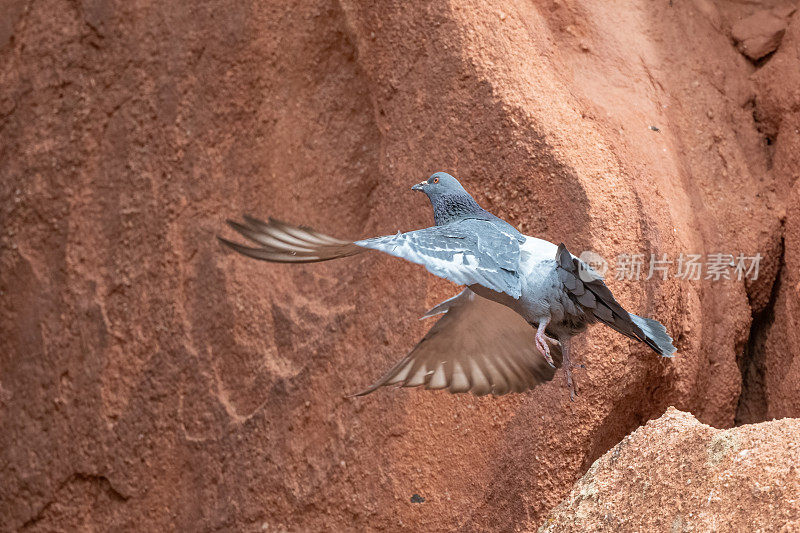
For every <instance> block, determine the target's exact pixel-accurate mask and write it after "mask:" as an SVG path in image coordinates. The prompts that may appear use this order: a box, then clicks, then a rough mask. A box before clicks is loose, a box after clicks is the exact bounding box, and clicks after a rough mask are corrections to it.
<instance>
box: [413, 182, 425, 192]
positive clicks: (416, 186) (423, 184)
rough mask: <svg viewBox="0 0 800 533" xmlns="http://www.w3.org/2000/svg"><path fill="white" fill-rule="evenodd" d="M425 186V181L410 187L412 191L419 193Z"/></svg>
mask: <svg viewBox="0 0 800 533" xmlns="http://www.w3.org/2000/svg"><path fill="white" fill-rule="evenodd" d="M427 184H428V182H427V181H420V182H419V183H417V184H416V185H414V186H413V187H411V190H412V191H421V190H422V189H423V187H425V185H427Z"/></svg>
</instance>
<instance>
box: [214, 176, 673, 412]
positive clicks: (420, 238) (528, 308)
mask: <svg viewBox="0 0 800 533" xmlns="http://www.w3.org/2000/svg"><path fill="white" fill-rule="evenodd" d="M412 189H414V190H418V191H422V192H424V193H425V194H427V196H428V198H429V199H430V201H431V206H432V207H433V215H434V221H435V224H436V225H435V226H432V227H430V228H425V229H421V230H416V231H410V232H407V233H398V234H397V235H391V236H385V237H374V238H370V239H363V240H359V241H343V240H339V239H335V238H332V237H329V236H327V235H323V234H321V233H318V232H315V231H314V230H311V229H310V228H306V227H297V226H292V225H290V224H286V223H283V222H279V221H277V220H274V219H269V221H268V222H262V221H260V220H258V219H255V218H253V217H250V216H245V217H244V223H243V224H242V223H237V222H233V221H228V223H229V224H230V226H231V227H232V228H233V229H234V230H236V231H237V232H239V234H241V235H242V236H244V237H245V238H247V239H249V240H251V241H253V242H254V243H255V244H256V245H257V246H255V247H250V246H243V245H241V244H238V243H234V242H232V241H229V240H227V239H223V238H220V241H221V242H222V243H223V244H225V245H227V246H229V247H230V248H233V249H234V250H236V251H237V252H239V253H242V254H244V255H247V256H250V257H253V258H256V259H262V260H265V261H272V262H282V263H308V262H318V261H327V260H329V259H336V258H339V257H346V256H350V255H355V254H359V253H362V252H365V251H368V250H378V251H382V252H385V253H388V254H390V255H394V256H396V257H400V258H403V259H406V260H409V261H412V262H414V263H418V264H420V265H423V266H424V267H425V268H426V269H427V270H428V271H429V272H431V273H432V274H435V275H437V276H440V277H442V278H445V279H448V280H450V281H452V282H454V283H457V284H459V285H466V286H467V288H466V289H464V290H463V291H462V292H461V293H460V294H458V295H457V296H455V297H453V298H451V299H449V300H447V301H445V302H442V303H441V304H439V305H438V306H436V307H434V309H432V310H431V311H430V312H428V313H427V314H426V315H425V316H424V317H423V318H428V317H431V316H435V315H438V314H442V315H443V316H442V317H441V318H439V320H438V321H437V322H436V323H435V324H434V326H433V327H432V328H431V329H430V331H429V332H428V333H427V335H425V337H424V338H423V339H422V340H421V341H420V342H419V344H417V346H416V347H415V348H414V349H413V350H412V351H411V353H410V354H409V355H408V356H406V357H405V358H404V359H403V360H401V361H400V362H399V363H397V364H396V365H395V366H394V367H393V368H392V369H390V370H389V371H388V372H387V373H386V374H385V375H384V376H383V377H382V378H381V379H380V380H378V381H377V382H375V383H374V384H373V385H372V386H370V387H369V388H367V389H366V390H364V391H362V392H361V393H358V394H359V395H360V394H367V393H369V392H372V391H374V390H375V389H377V388H379V387H380V386H383V385H398V386H405V387H416V386H425V387H426V388H429V389H447V390H449V391H450V392H454V393H455V392H467V391H471V392H473V393H475V394H488V393H492V394H495V395H500V394H505V393H508V392H522V391H524V390H527V389H530V388H533V387H534V386H536V385H537V384H539V383H542V382H544V381H549V380H550V379H552V377H553V373H554V371H555V368H556V367H559V366H562V365H563V367H564V369H565V375H566V378H567V385H568V388H569V391H570V397H571V398H573V399H574V385H573V382H572V373H571V363H570V359H569V352H570V340H571V338H572V337H574V336H575V335H577V334H579V333H580V332H582V331H583V330H585V329H586V327H587V326H588V325H589V324H591V323H594V322H601V323H603V324H605V325H607V326H609V327H611V328H613V329H614V330H616V331H618V332H620V333H622V334H623V335H625V336H627V337H630V338H632V339H636V340H639V341H641V342H644V343H646V344H647V345H648V346H649V347H650V348H652V349H653V350H654V351H655V352H656V353H658V354H659V355H662V356H664V357H670V356H672V354H673V353H675V351H676V349H675V347H674V346H673V345H672V339H671V338H670V337H669V335H668V334H667V332H666V329H665V328H664V326H663V325H662V324H660V323H659V322H658V321H656V320H652V319H649V318H642V317H639V316H637V315H633V314H630V313H628V312H627V311H625V309H624V308H623V307H622V306H621V305H620V304H619V303H618V302H617V301H616V299H614V296H613V295H612V294H611V291H610V290H609V289H608V287H606V285H605V283H603V280H602V278H601V277H600V276H599V275H598V274H597V273H596V272H594V271H593V270H592V269H591V268H590V267H589V266H588V265H586V264H585V263H583V262H582V261H581V260H580V259H578V258H577V257H575V256H573V255H572V254H570V253H569V251H567V249H566V247H565V246H564V245H563V244H560V245H559V246H556V245H555V244H552V243H550V242H548V241H544V240H542V239H537V238H535V237H529V236H526V235H523V234H521V233H520V232H519V231H517V230H516V229H515V228H514V227H513V226H511V225H510V224H508V223H507V222H505V221H503V220H501V219H500V218H498V217H496V216H494V215H492V214H491V213H489V212H488V211H486V210H484V209H482V208H481V207H480V206H479V205H478V203H477V202H476V201H475V200H474V199H473V198H472V196H470V195H469V194H468V193H467V191H466V190H464V188H463V187H462V186H461V184H460V183H459V182H458V181H457V180H456V179H455V178H454V177H453V176H451V175H449V174H446V173H444V172H437V173H435V174H433V175H432V176H431V177H430V178H428V180H426V181H424V182H422V183H419V184H417V185H415V186H414V187H412Z"/></svg>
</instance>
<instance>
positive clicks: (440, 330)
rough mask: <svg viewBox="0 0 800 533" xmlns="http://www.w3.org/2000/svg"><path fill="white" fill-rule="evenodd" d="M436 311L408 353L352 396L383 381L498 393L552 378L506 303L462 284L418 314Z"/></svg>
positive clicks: (530, 334)
mask: <svg viewBox="0 0 800 533" xmlns="http://www.w3.org/2000/svg"><path fill="white" fill-rule="evenodd" d="M441 313H444V316H442V317H441V318H440V319H439V320H437V321H436V323H435V324H434V325H433V327H432V328H431V329H430V331H428V333H427V334H426V335H425V337H423V339H422V340H421V341H420V342H419V344H417V346H416V347H415V348H414V349H413V350H412V351H411V353H409V354H408V355H407V356H406V357H405V358H404V359H403V360H401V361H400V362H399V363H397V364H396V365H395V366H394V367H392V369H391V370H389V371H388V372H387V373H386V374H385V375H384V376H383V377H382V378H381V379H379V380H378V381H376V382H375V383H374V384H373V385H371V386H370V387H368V388H367V389H365V390H363V391H361V392H359V393H357V394H355V395H354V396H363V395H365V394H369V393H370V392H373V391H374V390H376V389H378V388H379V387H382V386H384V385H397V386H400V387H417V386H424V387H425V388H426V389H447V390H448V391H449V392H452V393H458V392H472V393H473V394H476V395H478V396H482V395H484V394H489V393H491V394H494V395H497V396H499V395H502V394H506V393H509V392H523V391H525V390H528V389H532V388H533V387H535V386H536V385H538V384H540V383H543V382H545V381H550V380H551V379H553V374H554V373H555V369H553V368H552V367H551V366H550V365H548V364H547V362H546V361H545V360H544V357H542V355H541V354H540V353H539V351H538V349H537V348H536V346H535V344H534V336H535V334H536V331H535V330H534V329H533V328H532V327H531V326H530V324H528V323H527V322H526V321H525V319H523V318H522V317H521V316H519V315H518V314H517V313H515V312H514V311H512V310H511V309H509V308H508V307H506V306H504V305H501V304H498V303H496V302H493V301H491V300H487V299H486V298H482V297H481V296H478V295H477V294H475V293H474V292H472V291H471V290H469V289H464V290H463V291H462V292H461V293H460V294H458V295H457V296H454V297H453V298H450V299H449V300H446V301H444V302H442V303H440V304H439V305H437V306H436V307H434V308H433V309H431V310H430V311H428V313H427V314H426V315H425V316H424V317H423V318H428V317H431V316H435V315H437V314H441ZM550 353H551V355H552V356H553V360H554V361H555V363H556V365H557V366H559V367H560V366H561V349H560V348H559V346H558V345H554V346H553V347H552V349H551V352H550Z"/></svg>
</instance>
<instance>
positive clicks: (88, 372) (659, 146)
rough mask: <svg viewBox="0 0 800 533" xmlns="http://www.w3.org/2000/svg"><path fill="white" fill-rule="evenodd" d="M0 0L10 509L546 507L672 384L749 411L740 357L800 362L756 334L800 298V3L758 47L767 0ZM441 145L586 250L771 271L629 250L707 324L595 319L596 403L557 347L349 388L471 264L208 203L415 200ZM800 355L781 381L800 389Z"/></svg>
mask: <svg viewBox="0 0 800 533" xmlns="http://www.w3.org/2000/svg"><path fill="white" fill-rule="evenodd" d="M776 5H777V4H775V5H772V4H770V5H769V6H757V7H759V8H765V7H770V8H771V7H775V6H776ZM2 6H3V11H4V14H6V15H7V16H6V17H5V18H4V20H2V21H0V64H1V65H2V68H0V87H2V90H0V138H2V139H3V142H2V143H0V176H2V180H0V232H2V234H0V247H1V248H0V291H1V292H0V424H2V428H0V429H2V431H0V516H3V517H4V521H3V522H4V523H3V526H4V527H7V528H8V529H16V528H19V527H21V526H23V525H25V526H27V527H28V529H29V530H33V531H36V530H40V531H49V530H52V529H58V528H64V529H74V528H76V527H79V526H84V527H87V528H89V527H95V528H97V529H102V530H109V529H110V530H121V529H122V530H124V529H151V530H163V529H179V530H213V529H259V528H261V527H262V526H264V525H265V527H268V528H281V527H292V528H295V529H299V530H308V529H313V530H319V529H342V528H345V527H355V528H358V529H362V528H365V527H367V526H370V527H374V528H384V529H397V528H400V527H409V528H413V529H424V530H451V529H454V528H461V529H468V530H480V529H484V528H490V527H494V526H496V524H497V523H498V520H503V522H502V523H503V524H507V525H508V528H509V529H511V528H513V527H515V526H516V525H518V524H535V523H537V521H538V520H540V519H541V518H542V517H543V516H544V514H545V513H546V512H547V511H548V510H549V509H550V508H552V507H553V506H554V505H556V504H557V503H558V502H559V501H561V499H562V498H563V497H564V495H565V494H566V493H567V492H568V491H569V487H570V486H571V485H572V484H573V482H574V481H575V480H576V479H578V478H579V477H580V476H581V475H582V474H583V473H584V472H585V471H586V469H587V468H588V466H589V465H590V464H591V463H592V462H593V461H594V460H595V459H597V458H598V457H599V456H600V455H602V454H603V453H604V452H605V451H606V450H608V449H609V448H610V447H611V446H612V445H614V444H615V443H617V442H618V441H619V439H621V438H622V437H623V436H624V435H626V434H628V433H629V432H630V431H631V430H633V429H634V428H636V427H637V426H639V425H640V424H642V423H644V422H645V421H647V420H649V419H651V418H653V417H655V416H658V415H659V414H660V413H662V412H663V411H664V409H665V408H666V407H667V406H668V405H676V406H678V407H680V408H681V409H684V410H691V411H692V412H693V413H694V414H695V415H696V416H697V417H698V418H699V419H700V420H701V421H703V422H705V423H711V424H714V425H717V426H730V425H732V424H733V423H734V421H735V420H736V417H737V411H738V412H747V413H751V412H759V411H758V410H757V409H755V408H754V407H753V406H758V405H761V404H763V403H764V402H765V401H766V400H765V399H764V394H760V393H758V391H756V392H757V394H756V395H755V398H751V399H747V401H745V402H742V401H740V397H742V394H741V392H742V388H741V384H742V373H743V369H746V368H749V367H750V366H755V367H757V368H759V369H761V370H760V372H761V374H759V373H758V372H755V373H754V375H761V376H763V379H762V380H761V382H762V383H766V384H767V386H768V390H777V389H775V387H773V386H772V385H770V384H771V383H773V381H774V380H775V379H776V377H775V376H769V375H767V373H768V372H772V371H773V370H772V369H779V371H781V372H782V371H783V366H782V365H783V363H785V362H787V361H791V360H793V359H792V357H796V356H795V355H792V354H790V353H788V352H786V351H785V350H783V349H782V347H780V342H779V343H778V346H779V347H778V348H777V349H772V352H767V351H766V350H767V348H768V347H769V346H771V345H770V344H768V343H767V344H764V343H757V342H754V341H753V340H752V339H753V338H754V337H753V336H752V335H751V333H750V326H751V322H752V316H753V313H754V312H755V313H756V314H757V316H758V313H762V312H767V311H768V310H770V309H772V310H774V312H775V313H776V316H775V320H774V323H775V324H776V325H775V326H774V327H775V328H777V327H778V324H789V322H781V320H784V321H786V320H793V317H791V316H788V317H787V316H784V317H783V318H781V319H779V318H778V316H777V314H778V313H779V312H783V311H781V310H782V309H784V308H783V307H781V306H780V305H779V304H776V303H775V301H774V299H773V298H772V296H773V281H774V279H775V277H776V275H777V273H778V271H779V270H781V264H780V256H781V253H780V251H781V242H782V240H781V236H782V225H781V221H782V219H783V216H784V208H785V204H786V198H787V193H788V191H789V190H790V188H791V185H792V181H793V180H794V179H795V178H796V176H797V160H796V157H797V156H796V154H797V153H798V151H797V150H796V149H794V148H796V146H797V142H798V137H797V130H796V129H795V130H792V129H791V124H793V122H792V121H793V120H796V115H797V113H796V112H797V107H796V106H795V104H794V103H791V102H794V101H795V100H790V99H791V98H794V97H795V96H796V94H797V93H796V91H797V86H798V85H796V84H795V85H791V84H790V80H791V78H790V76H791V75H793V74H787V72H789V71H792V69H795V70H794V71H793V72H797V65H798V60H797V51H796V50H797V49H796V47H797V42H798V41H797V39H796V38H795V37H793V36H796V31H797V29H796V28H797V26H796V20H795V19H794V18H793V19H792V23H791V24H790V26H789V29H788V30H787V34H786V36H785V38H784V40H783V43H782V45H781V48H779V49H778V51H777V52H776V53H775V54H774V56H772V58H771V59H770V61H768V62H767V63H766V65H764V66H763V67H762V68H761V70H759V71H756V70H755V67H754V66H753V65H752V64H750V63H749V62H748V61H747V60H745V59H744V58H743V57H742V56H741V55H740V54H739V53H738V52H737V50H736V49H735V48H734V46H733V45H732V43H731V40H730V38H729V35H730V34H729V31H730V27H731V25H732V21H735V20H738V19H739V18H741V17H743V16H747V15H749V14H750V13H746V12H740V11H741V10H746V9H752V7H750V6H749V5H748V6H744V7H743V6H742V5H739V4H736V5H728V3H720V4H719V5H716V4H714V3H712V2H710V1H709V0H697V1H696V2H688V1H687V2H674V3H673V5H672V6H670V3H669V2H651V1H649V0H647V1H645V0H642V1H639V2H633V3H625V9H621V8H620V6H619V5H614V4H609V3H601V2H589V1H558V2H533V3H529V2H525V3H518V2H513V1H510V0H507V1H501V2H478V1H469V2H454V3H452V4H451V3H441V2H431V3H425V4H419V5H418V4H414V5H411V4H410V3H409V4H404V3H399V4H386V5H383V6H381V7H377V8H373V9H371V10H367V9H365V8H362V7H361V4H360V3H358V2H350V1H343V2H339V3H337V2H333V1H328V0H317V1H315V0H306V1H304V2H302V3H301V4H298V5H292V6H291V7H289V6H286V7H283V6H282V5H280V4H279V3H268V4H265V3H262V2H246V1H245V2H221V1H220V2H214V1H212V2H206V3H203V4H200V5H198V4H196V3H194V2H161V3H151V2H146V1H142V2H103V1H97V0H82V1H66V0H42V1H39V2H25V1H22V0H18V1H15V0H10V1H5V2H2ZM789 45H791V47H792V48H790V49H789V50H787V51H786V52H785V53H784V47H787V46H789ZM779 58H780V59H781V61H782V62H781V63H778V59H779ZM773 64H774V65H777V66H775V67H772V65H773ZM769 68H772V70H771V71H768V74H769V75H767V74H765V75H763V76H761V77H759V76H760V74H761V73H762V72H765V71H767V69H769ZM754 73H755V74H754ZM787 80H788V81H787ZM781 95H783V96H781ZM762 104H763V105H762ZM793 114H794V117H795V118H791V117H792V116H793ZM650 126H656V127H658V128H659V131H654V130H652V129H650ZM787 128H788V129H787ZM767 140H769V143H770V144H767V142H766V141H767ZM433 170H448V171H451V172H453V173H455V174H456V175H457V176H459V178H461V179H462V181H463V182H464V183H465V185H466V186H467V187H468V188H469V189H470V190H471V191H474V193H475V196H476V198H477V199H478V200H479V201H480V202H482V203H483V204H484V206H485V207H487V208H489V209H491V210H492V211H494V212H495V213H496V214H498V215H499V216H502V217H504V218H506V219H508V220H509V221H510V222H512V223H514V224H516V225H518V226H519V227H520V229H521V230H523V231H524V232H526V233H531V234H535V235H539V236H541V237H544V238H547V239H550V240H553V241H556V242H560V241H563V242H565V243H566V244H567V246H568V247H569V248H570V249H574V250H582V249H593V250H595V251H597V252H599V253H601V254H602V255H604V256H605V257H607V258H610V259H611V258H613V257H615V256H616V255H617V254H622V253H627V254H633V253H642V254H647V255H648V256H649V254H650V253H654V254H657V255H660V254H663V253H666V254H669V255H670V256H671V257H673V258H676V257H677V256H678V254H679V253H681V252H685V253H713V252H731V253H736V252H743V253H745V254H747V255H753V254H755V253H756V252H760V253H762V255H764V256H765V260H764V262H763V263H762V271H761V276H760V277H759V280H758V281H757V282H755V283H744V282H741V281H737V280H730V281H721V282H710V281H696V282H684V281H680V280H675V279H670V280H667V281H660V280H652V281H651V282H650V283H647V284H644V283H635V282H623V281H616V280H613V279H612V280H611V281H610V284H611V286H612V289H613V290H614V291H615V293H616V294H617V295H618V298H619V299H620V300H621V301H622V302H623V303H624V304H625V305H626V306H627V307H629V308H631V309H632V310H635V311H638V312H639V313H641V314H645V315H652V316H657V317H658V318H659V319H660V320H662V321H663V322H664V323H665V324H666V325H667V327H668V329H669V330H670V331H671V332H672V333H673V336H674V337H675V339H676V345H677V346H678V349H679V354H678V356H677V357H676V358H675V359H674V360H670V361H665V360H658V359H657V358H655V357H653V355H652V354H650V353H648V352H647V350H646V348H645V347H643V346H637V345H633V344H631V343H630V342H628V341H627V340H625V339H623V338H621V337H620V336H618V335H617V334H615V333H614V332H611V331H606V330H603V329H600V328H595V329H593V330H591V332H590V334H588V335H586V336H584V337H583V338H582V339H581V341H580V342H578V343H577V345H576V348H575V350H576V353H577V354H578V357H579V358H580V359H582V362H584V363H585V364H586V365H587V368H586V370H585V371H581V372H578V373H577V379H578V385H579V389H580V396H579V398H578V401H577V402H576V403H574V404H570V403H569V402H568V399H567V394H566V391H565V389H564V386H563V377H562V375H561V374H560V373H559V374H558V375H557V377H556V381H555V382H554V383H552V384H548V385H547V386H544V387H542V388H540V389H538V390H536V391H534V392H532V393H530V394H525V395H516V396H509V397H503V398H500V399H493V398H474V397H469V396H457V397H452V396H448V395H446V394H437V393H429V392H424V391H396V392H393V391H382V392H381V393H379V394H375V395H373V396H370V397H367V398H365V399H362V400H357V401H352V400H346V399H344V398H343V397H342V396H343V394H344V393H347V392H352V391H355V390H358V389H359V388H360V387H362V386H364V385H365V384H366V383H368V382H370V381H371V380H372V379H373V378H375V377H376V376H378V375H379V374H380V373H381V372H382V371H383V370H385V368H386V367H387V366H388V365H389V364H390V363H391V362H392V361H394V360H396V359H397V358H398V357H399V356H401V355H402V354H403V353H404V352H405V351H406V350H408V349H409V348H410V347H411V346H413V344H414V343H415V342H416V340H417V339H418V338H419V337H420V336H421V335H422V334H423V332H424V330H425V328H426V326H427V325H426V324H423V323H419V322H418V321H417V320H416V317H417V316H419V315H420V314H421V313H422V312H423V311H424V310H425V309H427V308H428V307H430V306H431V305H432V304H433V303H435V302H436V301H438V300H440V299H442V298H444V297H446V296H449V295H451V294H452V293H453V292H454V291H455V288H454V287H451V286H449V285H447V284H446V283H445V282H442V281H440V280H437V279H433V278H431V277H430V276H427V275H426V274H425V273H424V272H422V271H420V269H418V268H416V267H415V266H413V265H409V264H404V263H401V262H397V261H393V260H391V259H390V258H385V257H378V256H369V257H366V256H365V257H360V258H353V259H349V260H343V261H339V262H333V263H330V264H322V265H313V266H307V267H298V268H291V267H288V266H287V267H281V266H267V265H264V264H258V263H256V262H251V261H245V260H243V259H242V258H241V257H234V256H231V255H227V254H225V253H223V252H222V251H221V250H220V248H219V247H218V246H217V244H216V242H215V239H214V234H215V233H216V232H218V231H220V229H221V228H222V227H223V220H224V219H225V218H226V217H228V216H231V215H237V214H238V213H240V212H242V211H247V212H252V213H254V214H259V215H268V214H271V215H274V216H277V217H280V218H284V219H287V220H291V221H295V222H302V223H306V224H309V225H311V226H316V227H318V228H320V229H324V230H326V231H328V232H330V233H332V234H335V235H340V236H343V237H357V236H364V235H371V234H380V233H393V232H395V231H397V230H398V229H411V228H415V227H421V226H423V225H426V224H428V223H429V222H430V213H429V207H428V206H427V205H426V204H425V202H424V199H423V198H421V197H419V196H414V195H412V193H411V192H410V191H408V187H409V186H410V184H412V183H414V182H416V181H419V179H420V178H421V177H424V176H425V175H427V174H429V173H430V172H431V171H433ZM793 216H794V215H793ZM795 218H796V217H795ZM791 227H794V226H791ZM789 242H790V241H789V240H788V239H787V253H786V255H787V257H789V256H790V249H789ZM791 242H796V240H795V241H791ZM792 246H793V247H794V248H793V249H796V245H792ZM792 253H794V254H796V251H795V252H792ZM792 257H796V255H794V256H792ZM612 278H613V276H612ZM787 279H788V278H787ZM786 287H787V285H786V284H781V289H780V291H782V292H781V294H785V295H786V296H785V298H787V301H789V300H788V299H789V298H791V293H788V292H786V291H789V290H794V289H789V288H786ZM791 305H793V304H791V302H790V305H789V306H787V307H786V309H790V306H791ZM768 322H769V321H765V328H764V334H766V333H767V331H768V328H767V327H766V326H767V325H768ZM784 330H790V328H789V327H788V326H784ZM776 331H777V330H776ZM751 344H752V345H757V346H758V347H759V348H758V349H757V350H751V351H748V350H746V349H745V348H746V347H747V346H749V345H751ZM795 353H796V352H795ZM759 361H765V363H764V364H760V363H759ZM770 380H773V381H770ZM752 382H753V383H758V380H757V379H755V378H754V379H752ZM746 383H747V381H746ZM770 387H771V388H770ZM782 387H783V388H781V389H780V390H782V391H783V392H782V393H781V394H783V397H787V398H789V397H791V398H789V399H787V400H785V401H784V400H779V398H781V396H780V395H775V396H774V398H776V400H775V401H777V402H779V403H780V402H781V401H782V402H784V403H782V404H780V405H778V404H776V405H775V407H770V409H771V410H770V411H769V412H770V413H774V412H779V411H780V412H782V413H784V414H787V415H792V416H798V413H797V412H796V409H797V404H796V398H797V397H796V395H794V396H792V391H791V389H790V388H789V386H788V385H787V384H784V385H782ZM754 390H755V389H754ZM772 397H773V396H769V398H772ZM791 402H795V403H791ZM743 405H744V407H742V406H743ZM784 406H785V407H784ZM760 413H761V415H764V416H766V411H765V410H762V411H760ZM740 419H742V417H740ZM413 494H419V495H420V496H421V497H422V498H424V499H425V501H424V502H422V503H412V502H411V497H412V495H413ZM417 500H418V499H417Z"/></svg>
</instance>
